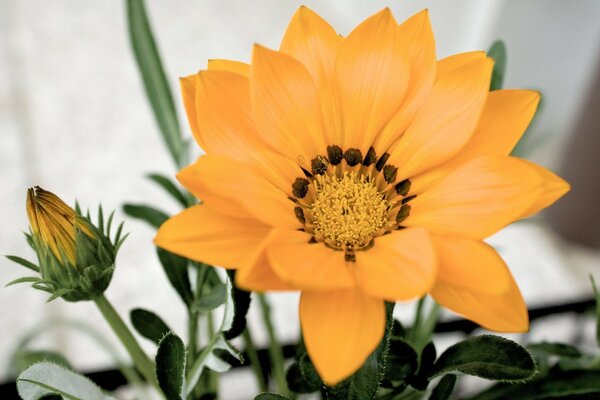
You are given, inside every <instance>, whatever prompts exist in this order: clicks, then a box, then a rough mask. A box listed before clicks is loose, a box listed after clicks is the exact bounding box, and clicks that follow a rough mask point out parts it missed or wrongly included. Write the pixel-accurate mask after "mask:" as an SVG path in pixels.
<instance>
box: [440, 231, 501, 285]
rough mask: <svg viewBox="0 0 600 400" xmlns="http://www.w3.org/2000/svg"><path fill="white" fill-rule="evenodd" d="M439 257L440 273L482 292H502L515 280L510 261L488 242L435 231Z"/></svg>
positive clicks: (455, 283)
mask: <svg viewBox="0 0 600 400" xmlns="http://www.w3.org/2000/svg"><path fill="white" fill-rule="evenodd" d="M432 239H433V243H434V244H435V250H436V252H437V256H438V260H439V271H438V277H439V279H441V280H443V281H444V282H446V283H448V284H451V285H453V286H456V287H461V288H465V289H466V290H470V291H473V292H478V293H488V294H489V293H492V294H501V293H504V292H505V291H507V290H508V289H509V287H510V285H511V284H512V283H511V282H512V277H511V275H510V271H509V270H508V267H507V266H506V263H505V262H504V260H502V258H501V257H500V255H499V254H498V253H497V252H496V250H494V249H493V248H492V247H491V246H490V245H488V244H487V243H484V242H481V241H477V240H470V239H462V238H455V237H448V236H437V235H432Z"/></svg>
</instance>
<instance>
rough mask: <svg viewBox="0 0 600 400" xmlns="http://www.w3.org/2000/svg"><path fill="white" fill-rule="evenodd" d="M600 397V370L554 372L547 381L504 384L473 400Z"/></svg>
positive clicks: (538, 380)
mask: <svg viewBox="0 0 600 400" xmlns="http://www.w3.org/2000/svg"><path fill="white" fill-rule="evenodd" d="M578 396H579V398H581V399H597V398H600V371H582V370H573V371H554V372H552V373H551V374H550V375H548V376H547V377H546V378H544V379H535V380H532V381H530V382H526V383H523V384H506V383H501V384H498V385H495V386H492V387H491V388H490V389H488V390H486V391H484V392H482V393H480V394H478V395H476V396H474V397H472V398H471V400H501V399H519V400H538V399H539V400H541V399H566V398H572V399H574V398H577V397H578Z"/></svg>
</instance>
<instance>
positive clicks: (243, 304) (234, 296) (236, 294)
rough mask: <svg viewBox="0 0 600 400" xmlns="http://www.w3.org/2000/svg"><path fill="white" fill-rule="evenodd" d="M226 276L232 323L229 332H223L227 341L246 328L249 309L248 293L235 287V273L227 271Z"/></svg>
mask: <svg viewBox="0 0 600 400" xmlns="http://www.w3.org/2000/svg"><path fill="white" fill-rule="evenodd" d="M227 275H228V276H229V280H230V282H231V293H230V295H231V300H232V301H233V321H232V322H231V327H230V328H229V330H227V331H225V332H223V336H224V337H225V339H227V340H231V339H233V338H236V337H238V336H239V335H241V334H242V332H243V331H244V329H245V328H246V314H248V309H249V308H250V292H247V291H245V290H243V289H240V288H238V287H237V286H236V285H235V271H234V270H228V271H227Z"/></svg>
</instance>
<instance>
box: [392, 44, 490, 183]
mask: <svg viewBox="0 0 600 400" xmlns="http://www.w3.org/2000/svg"><path fill="white" fill-rule="evenodd" d="M476 54H477V53H476ZM476 54H471V53H468V54H467V55H465V56H463V55H457V56H452V57H449V58H446V59H444V60H442V61H440V62H439V63H438V73H437V77H436V80H435V83H434V84H433V88H432V89H431V93H430V95H429V97H428V98H427V100H426V101H425V103H424V104H423V105H422V106H421V107H420V109H419V112H418V113H417V114H416V115H415V117H414V119H413V120H412V122H411V123H410V126H409V127H408V129H407V131H406V133H404V135H403V136H402V138H401V139H400V140H399V141H398V144H397V145H396V146H395V147H394V149H392V151H391V155H390V158H389V160H388V164H391V165H394V166H396V167H398V171H397V176H398V177H399V178H400V179H404V178H410V177H412V176H414V175H416V174H418V173H420V172H423V171H426V170H428V169H429V168H432V167H435V166H437V165H440V164H441V163H443V162H445V161H447V160H449V159H450V158H452V157H453V156H454V155H456V154H457V153H458V152H459V151H460V149H461V148H462V147H463V146H464V145H465V144H466V143H467V142H468V140H469V138H470V137H471V135H472V133H473V131H474V130H475V126H476V125H477V121H478V120H479V116H480V115H481V111H482V110H483V105H484V103H485V99H486V96H487V93H488V88H489V84H490V77H491V73H492V67H493V61H492V60H491V59H489V58H485V57H478V56H476ZM465 60H466V61H465Z"/></svg>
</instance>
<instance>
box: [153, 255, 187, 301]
mask: <svg viewBox="0 0 600 400" xmlns="http://www.w3.org/2000/svg"><path fill="white" fill-rule="evenodd" d="M156 253H157V254H158V259H159V260H160V264H161V265H162V267H163V270H164V271H165V274H166V275H167V279H168V280H169V282H170V283H171V286H173V288H174V289H175V291H176V292H177V294H179V297H181V300H183V302H184V303H185V304H186V306H187V307H191V306H192V302H193V301H194V295H193V293H192V286H191V284H190V277H189V275H188V260H186V259H185V258H183V257H180V256H177V255H175V254H173V253H169V252H168V251H166V250H163V249H160V248H157V249H156Z"/></svg>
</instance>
